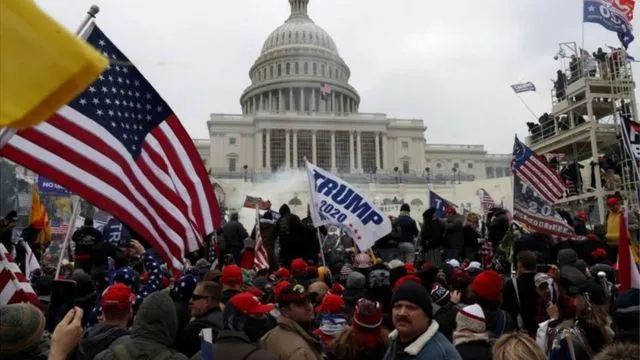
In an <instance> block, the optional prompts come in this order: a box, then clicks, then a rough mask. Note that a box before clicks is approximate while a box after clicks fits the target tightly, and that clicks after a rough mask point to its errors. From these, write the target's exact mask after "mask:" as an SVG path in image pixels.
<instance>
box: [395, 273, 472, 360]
mask: <svg viewBox="0 0 640 360" xmlns="http://www.w3.org/2000/svg"><path fill="white" fill-rule="evenodd" d="M391 309H392V312H391V314H392V319H393V325H394V326H395V328H396V329H395V330H394V331H393V332H392V333H391V334H389V339H391V345H390V346H389V349H388V350H387V353H386V354H385V356H384V360H427V359H428V360H462V358H461V357H460V354H458V352H457V351H456V349H455V348H454V347H453V345H452V344H451V343H450V342H449V340H447V338H446V337H445V336H444V335H442V334H441V333H440V332H439V331H438V323H437V322H436V321H435V320H433V308H432V306H431V297H430V296H429V293H428V292H427V290H426V289H425V288H424V287H423V286H422V285H420V284H417V283H414V282H411V281H407V282H405V283H404V284H402V285H401V286H400V287H399V288H398V289H397V290H395V291H394V292H393V296H392V297H391Z"/></svg>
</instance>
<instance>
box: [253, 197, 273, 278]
mask: <svg viewBox="0 0 640 360" xmlns="http://www.w3.org/2000/svg"><path fill="white" fill-rule="evenodd" d="M255 209H256V245H255V255H254V257H253V267H254V268H255V269H256V270H263V269H268V268H269V255H268V254H267V249H266V248H265V247H264V241H263V239H262V234H261V233H260V211H259V208H258V205H256V207H255Z"/></svg>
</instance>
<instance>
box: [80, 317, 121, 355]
mask: <svg viewBox="0 0 640 360" xmlns="http://www.w3.org/2000/svg"><path fill="white" fill-rule="evenodd" d="M128 338H129V331H127V329H125V328H122V327H120V326H117V325H109V324H98V325H95V326H92V327H90V328H88V329H87V330H86V331H85V332H84V334H83V335H82V340H80V344H78V348H77V349H76V359H77V360H84V359H93V358H94V357H95V356H96V355H98V354H99V353H100V352H102V351H103V350H106V349H107V348H109V346H111V345H114V344H121V343H123V342H124V341H126V340H127V339H128Z"/></svg>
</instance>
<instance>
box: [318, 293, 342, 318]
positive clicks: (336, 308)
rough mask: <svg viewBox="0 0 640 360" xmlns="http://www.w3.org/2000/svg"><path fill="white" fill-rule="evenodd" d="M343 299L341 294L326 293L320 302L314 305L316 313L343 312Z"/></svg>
mask: <svg viewBox="0 0 640 360" xmlns="http://www.w3.org/2000/svg"><path fill="white" fill-rule="evenodd" d="M344 307H345V305H344V300H342V297H341V296H338V295H333V294H330V293H327V294H326V295H325V296H324V297H323V298H322V303H321V304H320V305H318V306H317V307H316V312H317V313H324V314H340V313H342V312H344Z"/></svg>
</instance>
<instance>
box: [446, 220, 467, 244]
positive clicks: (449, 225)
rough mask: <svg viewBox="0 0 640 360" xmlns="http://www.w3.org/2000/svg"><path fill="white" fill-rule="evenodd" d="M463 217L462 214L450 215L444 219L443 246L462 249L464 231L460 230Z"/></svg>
mask: <svg viewBox="0 0 640 360" xmlns="http://www.w3.org/2000/svg"><path fill="white" fill-rule="evenodd" d="M463 224H464V217H463V216H462V215H452V216H449V217H447V218H446V219H445V220H444V226H445V230H446V233H445V236H446V241H445V248H446V249H457V250H462V247H463V245H464V232H463V230H462V228H463Z"/></svg>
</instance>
